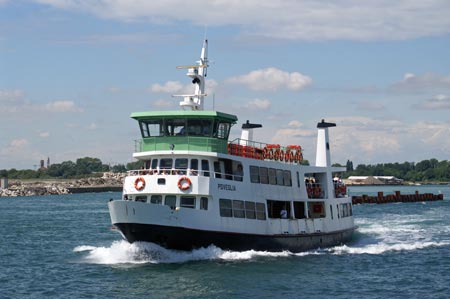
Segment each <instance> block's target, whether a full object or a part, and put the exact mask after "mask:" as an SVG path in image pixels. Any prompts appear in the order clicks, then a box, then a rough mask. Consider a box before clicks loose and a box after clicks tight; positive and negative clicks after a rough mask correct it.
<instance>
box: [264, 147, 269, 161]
mask: <svg viewBox="0 0 450 299" xmlns="http://www.w3.org/2000/svg"><path fill="white" fill-rule="evenodd" d="M262 157H263V160H265V159H267V158H269V149H268V148H267V147H264V149H263V154H262Z"/></svg>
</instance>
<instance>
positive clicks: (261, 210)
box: [256, 202, 266, 220]
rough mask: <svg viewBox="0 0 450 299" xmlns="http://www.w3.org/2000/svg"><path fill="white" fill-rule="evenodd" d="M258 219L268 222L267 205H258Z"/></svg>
mask: <svg viewBox="0 0 450 299" xmlns="http://www.w3.org/2000/svg"><path fill="white" fill-rule="evenodd" d="M256 219H258V220H266V205H265V204H263V203H260V202H257V203H256Z"/></svg>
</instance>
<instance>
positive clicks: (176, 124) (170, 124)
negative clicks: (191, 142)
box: [165, 119, 186, 136]
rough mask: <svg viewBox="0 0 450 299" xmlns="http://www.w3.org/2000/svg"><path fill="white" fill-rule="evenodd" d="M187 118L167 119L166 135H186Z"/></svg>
mask: <svg viewBox="0 0 450 299" xmlns="http://www.w3.org/2000/svg"><path fill="white" fill-rule="evenodd" d="M185 126H186V120H185V119H166V126H165V128H166V130H165V135H166V136H184V135H186V130H185Z"/></svg>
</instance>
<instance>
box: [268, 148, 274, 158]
mask: <svg viewBox="0 0 450 299" xmlns="http://www.w3.org/2000/svg"><path fill="white" fill-rule="evenodd" d="M272 159H273V150H272V149H270V150H269V160H272Z"/></svg>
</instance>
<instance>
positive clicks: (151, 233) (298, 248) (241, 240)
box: [114, 223, 356, 252]
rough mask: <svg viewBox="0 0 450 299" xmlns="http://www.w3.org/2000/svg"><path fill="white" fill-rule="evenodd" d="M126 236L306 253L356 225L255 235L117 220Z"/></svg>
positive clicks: (345, 236) (178, 244)
mask: <svg viewBox="0 0 450 299" xmlns="http://www.w3.org/2000/svg"><path fill="white" fill-rule="evenodd" d="M114 226H115V227H116V228H117V229H118V230H120V232H121V233H122V235H123V237H124V238H125V239H126V240H127V241H128V242H130V243H134V242H138V241H143V242H152V243H156V244H158V245H160V246H162V247H165V248H167V249H175V250H185V251H189V250H193V249H197V248H201V247H205V248H206V247H208V246H210V245H214V246H217V247H219V248H221V249H224V250H233V251H246V250H257V251H283V250H288V251H291V252H303V251H308V250H312V249H318V248H326V247H333V246H337V245H341V244H343V243H346V242H348V241H350V240H351V239H352V234H353V232H354V230H355V229H356V228H355V227H354V228H350V229H347V230H341V231H336V232H329V233H319V232H318V233H314V234H300V235H255V234H242V233H229V232H217V231H206V230H197V229H189V228H182V227H170V226H161V225H153V224H152V225H150V224H137V223H116V224H114Z"/></svg>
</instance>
